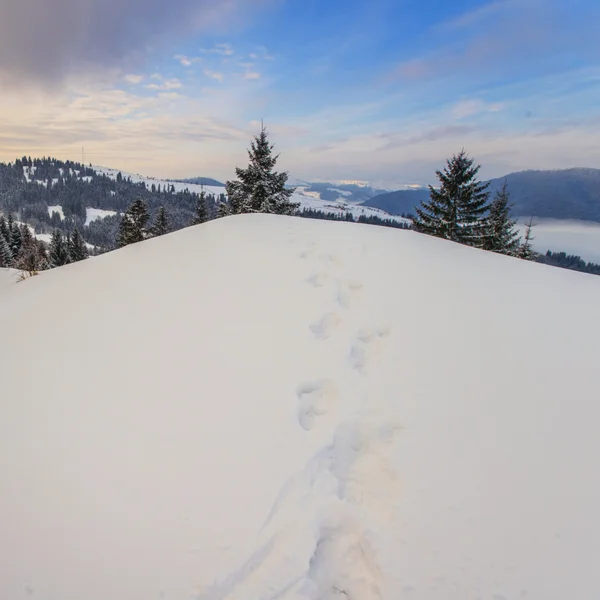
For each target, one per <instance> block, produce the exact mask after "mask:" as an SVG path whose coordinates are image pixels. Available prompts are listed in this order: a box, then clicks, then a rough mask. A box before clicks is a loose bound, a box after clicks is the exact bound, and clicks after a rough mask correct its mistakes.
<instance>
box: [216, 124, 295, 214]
mask: <svg viewBox="0 0 600 600" xmlns="http://www.w3.org/2000/svg"><path fill="white" fill-rule="evenodd" d="M272 152H273V145H272V144H270V143H269V140H268V137H267V130H266V129H265V127H264V126H263V127H262V129H261V132H260V134H259V135H258V136H254V140H253V141H252V142H251V147H250V150H248V157H249V159H250V162H249V165H248V168H246V169H240V168H239V167H238V168H236V170H235V172H236V175H237V178H238V180H237V181H228V182H227V184H226V185H225V189H226V191H227V196H228V197H229V204H230V210H231V213H232V214H240V213H275V214H280V215H291V214H293V213H294V212H295V211H296V209H297V208H298V206H299V204H294V203H292V202H291V201H290V198H291V196H292V194H293V193H294V189H288V188H286V186H285V184H286V182H287V179H288V174H287V173H285V172H282V173H277V172H275V171H274V170H273V169H274V168H275V164H276V163H277V159H278V158H279V155H277V156H273V153H272Z"/></svg>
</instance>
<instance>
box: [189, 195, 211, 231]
mask: <svg viewBox="0 0 600 600" xmlns="http://www.w3.org/2000/svg"><path fill="white" fill-rule="evenodd" d="M206 221H208V206H206V194H205V193H204V190H202V191H201V192H200V195H199V196H198V201H197V202H196V214H195V215H194V218H193V219H192V225H200V224H201V223H206Z"/></svg>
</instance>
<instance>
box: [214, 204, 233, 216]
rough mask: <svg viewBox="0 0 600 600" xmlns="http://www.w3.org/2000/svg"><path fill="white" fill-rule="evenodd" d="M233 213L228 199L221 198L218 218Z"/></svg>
mask: <svg viewBox="0 0 600 600" xmlns="http://www.w3.org/2000/svg"><path fill="white" fill-rule="evenodd" d="M230 214H231V206H230V205H229V202H227V200H221V202H219V206H217V219H220V218H222V217H227V216H229V215H230Z"/></svg>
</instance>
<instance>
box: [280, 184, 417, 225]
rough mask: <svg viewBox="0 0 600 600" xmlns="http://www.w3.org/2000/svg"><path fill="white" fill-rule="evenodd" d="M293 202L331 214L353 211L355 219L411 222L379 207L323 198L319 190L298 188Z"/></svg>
mask: <svg viewBox="0 0 600 600" xmlns="http://www.w3.org/2000/svg"><path fill="white" fill-rule="evenodd" d="M291 200H292V202H298V203H300V208H301V209H303V208H309V209H313V210H322V211H323V212H325V213H329V214H341V215H345V214H346V213H351V214H352V215H353V216H354V218H355V219H358V217H360V216H361V215H365V216H367V217H379V218H380V219H389V220H391V221H396V222H398V223H407V224H410V222H411V221H410V220H409V219H405V218H403V217H397V216H393V215H390V214H388V213H386V212H385V211H383V210H379V209H378V208H370V207H368V206H361V205H358V204H351V203H347V202H343V201H342V200H335V201H330V200H321V197H320V194H319V192H309V191H306V190H305V189H304V188H302V189H297V190H296V191H295V192H294V193H293V194H292V198H291Z"/></svg>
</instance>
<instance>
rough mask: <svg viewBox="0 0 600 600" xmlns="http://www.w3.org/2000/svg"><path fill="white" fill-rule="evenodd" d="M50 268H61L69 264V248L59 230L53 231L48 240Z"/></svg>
mask: <svg viewBox="0 0 600 600" xmlns="http://www.w3.org/2000/svg"><path fill="white" fill-rule="evenodd" d="M49 259H50V266H51V267H52V268H54V267H62V266H63V265H66V264H68V263H70V262H71V257H70V256H69V246H68V244H67V241H66V240H65V238H64V237H63V235H62V233H61V232H60V230H59V229H55V230H54V233H53V234H52V238H51V239H50V252H49Z"/></svg>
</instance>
